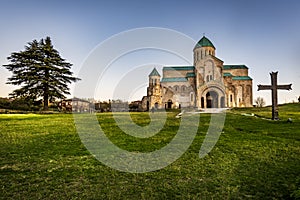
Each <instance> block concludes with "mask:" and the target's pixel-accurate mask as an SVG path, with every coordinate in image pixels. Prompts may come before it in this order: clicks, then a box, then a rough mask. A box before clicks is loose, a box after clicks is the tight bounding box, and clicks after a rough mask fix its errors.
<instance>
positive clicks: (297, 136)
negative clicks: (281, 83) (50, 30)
mask: <svg viewBox="0 0 300 200" xmlns="http://www.w3.org/2000/svg"><path fill="white" fill-rule="evenodd" d="M268 109H269V108H264V109H262V110H261V109H257V108H252V109H234V110H232V111H230V112H229V113H228V114H227V116H226V124H225V127H224V129H223V133H222V135H221V137H220V140H219V141H218V143H217V145H216V146H215V148H214V149H213V151H212V152H210V154H209V155H208V156H206V157H204V158H203V159H199V157H198V153H199V149H200V147H201V144H202V141H203V139H204V136H205V133H206V130H207V128H208V124H209V119H210V116H209V115H205V114H204V115H201V122H200V126H199V130H198V134H197V137H196V138H195V140H194V142H193V144H192V145H191V147H190V148H189V150H188V151H187V152H186V153H185V154H184V155H183V156H182V157H181V158H180V159H178V160H177V161H176V162H174V163H173V164H171V165H170V166H168V167H166V168H164V169H162V170H159V171H156V172H149V173H145V174H130V173H124V172H119V171H116V170H113V169H110V168H108V167H106V166H104V165H103V164H101V163H99V162H98V161H97V160H95V159H94V158H93V157H92V156H91V155H90V154H89V152H88V151H87V150H86V149H85V147H84V146H83V145H82V144H81V141H80V139H79V137H78V135H77V134H76V130H75V127H74V124H73V118H72V115H70V114H63V115H56V114H53V115H33V114H28V115H0V153H1V157H0V177H1V178H0V198H1V197H3V199H37V198H42V199H76V198H85V199H95V198H98V199H107V198H110V199H126V198H127V199H129V198H131V199H166V198H168V199H174V198H184V199H189V198H190V199H199V198H201V199H207V198H208V199H211V198H216V199H220V198H221V199H224V198H225V199H227V198H230V199H245V198H254V199H262V198H264V199H273V198H275V199H288V198H290V197H291V194H292V193H293V192H295V191H296V190H297V189H300V188H299V187H300V104H290V105H285V106H281V107H280V110H279V111H280V116H281V118H282V121H277V122H273V121H269V120H264V119H260V118H255V117H248V116H242V115H240V113H255V114H257V115H260V116H264V117H268V116H270V115H269V111H268ZM175 115H176V113H169V117H170V120H168V121H167V125H166V126H165V128H164V129H163V131H162V133H160V134H158V135H156V136H153V137H152V138H149V139H135V138H132V137H129V136H126V135H124V134H123V133H122V132H121V130H120V129H118V127H116V126H114V121H113V119H112V116H111V115H110V114H99V115H98V118H99V121H100V123H101V125H102V127H103V129H104V130H105V131H107V132H108V135H109V137H110V138H111V140H112V141H113V142H114V143H116V144H118V145H119V146H120V147H122V148H124V149H128V150H135V151H143V152H147V151H153V150H155V149H159V148H161V147H162V146H164V145H166V144H167V143H168V142H169V141H170V140H171V139H172V137H173V136H174V134H175V133H174V132H176V130H177V126H178V124H179V122H180V120H179V119H175V118H174V117H175ZM132 117H133V120H134V121H136V122H138V123H139V124H141V125H146V124H148V123H149V116H148V115H147V114H146V113H134V114H132ZM288 117H292V118H293V120H294V121H293V123H291V124H290V123H287V122H286V120H285V119H287V118H288ZM294 197H295V196H294Z"/></svg>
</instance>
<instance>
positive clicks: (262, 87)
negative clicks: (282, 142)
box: [258, 72, 292, 120]
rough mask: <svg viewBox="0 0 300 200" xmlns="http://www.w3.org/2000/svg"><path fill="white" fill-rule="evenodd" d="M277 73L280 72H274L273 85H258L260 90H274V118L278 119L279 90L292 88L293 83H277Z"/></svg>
mask: <svg viewBox="0 0 300 200" xmlns="http://www.w3.org/2000/svg"><path fill="white" fill-rule="evenodd" d="M277 74H278V72H272V73H270V75H271V85H258V91H259V90H272V120H278V119H279V118H278V99H277V90H291V89H292V84H289V85H277Z"/></svg>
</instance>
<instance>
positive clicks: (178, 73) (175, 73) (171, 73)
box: [163, 70, 193, 78]
mask: <svg viewBox="0 0 300 200" xmlns="http://www.w3.org/2000/svg"><path fill="white" fill-rule="evenodd" d="M189 72H193V70H163V77H164V78H173V77H186V74H187V73H189Z"/></svg>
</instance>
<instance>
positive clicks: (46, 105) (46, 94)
mask: <svg viewBox="0 0 300 200" xmlns="http://www.w3.org/2000/svg"><path fill="white" fill-rule="evenodd" d="M48 100H49V95H48V91H47V92H46V91H45V93H44V110H45V111H47V110H48V109H49V107H48Z"/></svg>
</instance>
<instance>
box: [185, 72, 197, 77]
mask: <svg viewBox="0 0 300 200" xmlns="http://www.w3.org/2000/svg"><path fill="white" fill-rule="evenodd" d="M195 76H196V74H195V73H194V72H188V73H186V77H195Z"/></svg>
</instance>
